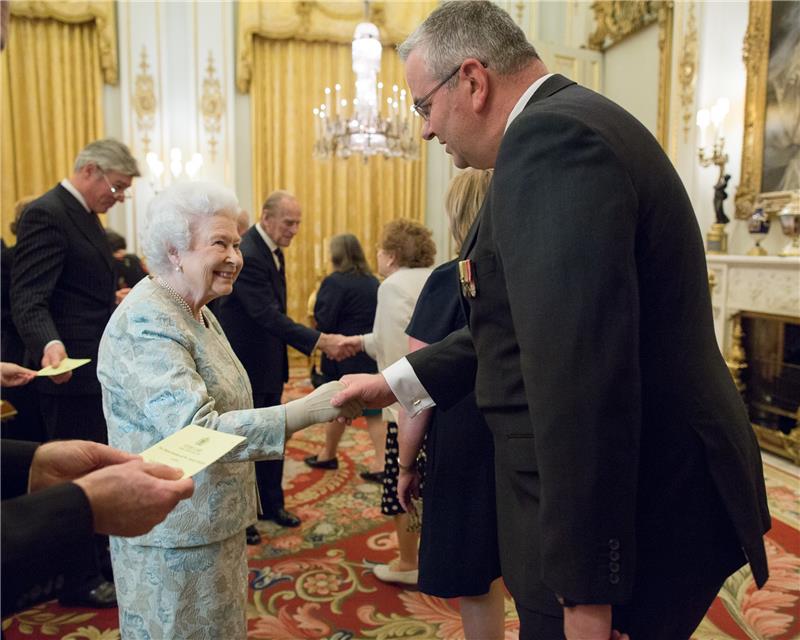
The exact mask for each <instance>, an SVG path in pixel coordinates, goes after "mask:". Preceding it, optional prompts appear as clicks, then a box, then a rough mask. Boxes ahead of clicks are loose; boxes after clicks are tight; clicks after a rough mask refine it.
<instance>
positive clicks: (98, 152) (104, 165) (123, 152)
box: [75, 138, 142, 177]
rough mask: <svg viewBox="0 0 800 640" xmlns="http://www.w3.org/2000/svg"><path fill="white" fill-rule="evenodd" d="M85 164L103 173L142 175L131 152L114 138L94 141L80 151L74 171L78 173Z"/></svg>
mask: <svg viewBox="0 0 800 640" xmlns="http://www.w3.org/2000/svg"><path fill="white" fill-rule="evenodd" d="M87 164H93V165H95V166H96V167H97V168H98V169H100V170H101V171H102V172H103V173H107V172H108V171H116V172H117V173H121V174H122V175H125V176H131V177H135V176H140V175H142V174H141V173H139V165H138V164H136V158H134V157H133V156H132V155H131V150H130V149H128V147H127V146H125V145H124V144H122V143H121V142H120V141H119V140H114V138H104V139H102V140H95V141H94V142H90V143H89V144H87V145H86V146H85V147H84V148H83V149H81V150H80V152H79V153H78V156H77V157H76V158H75V171H76V172H77V171H80V170H81V169H83V167H85V166H86V165H87Z"/></svg>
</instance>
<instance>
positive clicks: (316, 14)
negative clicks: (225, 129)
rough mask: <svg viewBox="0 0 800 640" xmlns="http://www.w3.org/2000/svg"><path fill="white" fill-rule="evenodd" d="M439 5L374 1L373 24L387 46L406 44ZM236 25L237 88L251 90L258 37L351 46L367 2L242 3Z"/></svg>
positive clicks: (431, 0) (425, 1) (426, 0)
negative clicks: (255, 41) (347, 44)
mask: <svg viewBox="0 0 800 640" xmlns="http://www.w3.org/2000/svg"><path fill="white" fill-rule="evenodd" d="M436 5H437V2H436V0H421V1H415V2H391V1H387V2H370V3H369V19H370V21H371V22H374V23H375V24H376V25H377V26H378V28H379V29H380V32H381V42H382V43H383V45H384V46H385V45H395V44H399V43H400V42H402V41H403V40H404V39H405V38H406V37H407V36H408V34H410V33H411V32H412V31H413V30H414V29H415V28H416V27H417V26H418V25H419V24H420V23H421V22H422V21H423V20H424V19H425V18H426V17H427V15H428V14H429V13H430V12H431V11H433V9H435V8H436ZM237 7H238V10H239V15H238V23H237V25H236V50H237V52H238V53H237V58H236V86H237V87H238V89H239V91H241V92H242V93H247V92H248V91H249V90H250V80H251V79H252V77H253V38H254V37H256V36H258V37H261V38H268V39H272V40H289V39H294V40H305V41H308V42H319V41H324V42H336V43H341V44H346V43H350V42H352V40H353V30H354V29H355V27H356V25H357V24H358V23H359V22H361V21H362V20H363V19H364V3H363V2H361V1H355V0H351V1H349V2H318V1H315V0H309V1H304V2H302V1H301V2H298V1H293V2H285V1H284V2H263V1H262V2H239V3H238V4H237Z"/></svg>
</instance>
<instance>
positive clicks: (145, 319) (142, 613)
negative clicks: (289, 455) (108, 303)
mask: <svg viewBox="0 0 800 640" xmlns="http://www.w3.org/2000/svg"><path fill="white" fill-rule="evenodd" d="M202 314H203V319H204V323H202V324H201V323H200V322H197V321H196V320H195V319H194V318H192V317H191V316H190V315H189V313H188V312H187V311H186V310H185V309H184V308H183V307H182V306H181V305H180V303H179V302H178V301H177V300H176V299H175V298H173V297H172V296H171V294H170V293H168V292H167V291H166V290H165V289H163V288H162V287H161V286H159V285H158V284H157V283H156V282H155V281H154V280H152V279H150V278H146V279H144V280H142V281H141V282H139V284H137V285H136V286H135V287H134V288H133V289H132V290H131V292H130V293H129V294H128V296H127V297H126V298H125V300H124V301H123V302H122V304H120V305H119V307H118V308H117V310H116V311H115V312H114V315H113V316H112V317H111V320H110V321H109V323H108V326H107V327H106V330H105V333H104V334H103V339H102V341H101V343H100V353H99V357H98V364H97V375H98V378H99V380H100V384H101V385H102V388H103V408H104V411H105V416H106V421H107V422H108V437H109V444H111V446H114V447H117V448H119V449H122V450H124V451H130V452H133V453H140V452H142V451H144V450H145V449H147V448H148V447H150V446H152V445H154V444H155V443H157V442H159V441H160V440H162V439H164V438H166V437H167V436H169V435H171V434H173V433H175V432H176V431H178V430H179V429H181V428H183V427H185V426H186V425H189V424H196V425H199V426H202V427H207V428H209V429H215V430H218V431H224V432H226V433H233V434H236V435H241V436H245V437H247V441H246V442H244V443H242V444H241V445H240V446H239V447H237V448H236V449H234V450H233V451H231V452H230V453H228V454H227V455H226V456H225V457H223V458H222V459H221V460H220V461H218V462H217V463H215V464H213V465H211V466H209V467H207V468H206V469H204V470H203V471H201V472H200V473H198V474H197V475H196V476H195V477H194V481H195V491H194V495H193V496H192V497H191V498H189V499H188V500H184V501H182V502H180V503H179V504H178V506H177V507H176V508H175V509H174V510H173V511H172V512H171V513H170V514H169V515H168V516H167V518H166V520H164V522H162V523H161V524H159V525H158V526H156V527H155V528H154V529H153V530H152V531H150V532H149V533H147V534H146V535H143V536H139V537H136V538H120V537H112V538H111V559H112V564H113V567H114V580H115V584H116V587H117V599H118V602H119V612H120V631H121V634H122V638H123V639H125V640H128V639H137V640H139V639H142V640H144V639H148V640H162V639H166V638H193V639H194V638H197V639H204V638H209V639H211V638H220V639H225V640H233V639H237V638H244V637H245V636H246V617H245V606H246V602H247V563H246V547H245V535H244V529H245V527H246V526H247V525H248V524H249V523H251V522H254V521H255V520H256V496H255V475H254V471H253V464H252V462H250V461H252V460H263V459H275V458H279V457H281V456H282V455H283V448H284V438H285V419H286V414H285V409H284V408H283V407H282V406H277V407H270V408H266V409H253V408H252V407H253V401H252V394H251V389H250V382H249V380H248V378H247V374H246V373H245V371H244V369H243V368H242V365H241V363H240V362H239V360H238V359H237V358H236V356H235V355H234V353H233V350H232V349H231V347H230V345H229V344H228V340H227V339H226V338H225V334H224V333H223V332H222V329H221V328H220V326H219V323H218V322H217V320H216V318H215V317H214V315H213V314H212V313H211V312H210V311H209V310H208V309H207V308H204V309H203V311H202Z"/></svg>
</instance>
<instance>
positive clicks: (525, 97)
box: [503, 73, 555, 133]
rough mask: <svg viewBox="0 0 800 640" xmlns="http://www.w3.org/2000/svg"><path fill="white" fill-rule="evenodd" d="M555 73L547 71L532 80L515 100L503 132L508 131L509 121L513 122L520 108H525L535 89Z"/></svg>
mask: <svg viewBox="0 0 800 640" xmlns="http://www.w3.org/2000/svg"><path fill="white" fill-rule="evenodd" d="M553 75H555V74H553V73H548V74H547V75H544V76H542V77H541V78H539V79H537V80H535V81H534V83H533V84H532V85H531V86H530V87H528V88H527V89H525V93H523V94H522V95H521V96H520V99H519V100H517V104H515V105H514V108H513V109H512V110H511V113H510V114H509V116H508V121H507V122H506V128H505V129H504V130H503V133H505V132H506V131H508V128H509V127H510V126H511V123H512V122H514V119H515V118H516V117H517V116H518V115H519V114H520V113H522V110H523V109H524V108H525V105H526V104H528V101H529V100H530V99H531V96H533V94H534V93H536V90H537V89H538V88H539V87H541V86H542V85H543V84H544V82H545V80H547V79H548V78H549V77H550V76H553Z"/></svg>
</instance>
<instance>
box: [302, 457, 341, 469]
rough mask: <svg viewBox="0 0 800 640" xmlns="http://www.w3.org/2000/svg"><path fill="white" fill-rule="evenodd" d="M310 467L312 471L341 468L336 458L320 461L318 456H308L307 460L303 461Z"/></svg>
mask: <svg viewBox="0 0 800 640" xmlns="http://www.w3.org/2000/svg"><path fill="white" fill-rule="evenodd" d="M303 462H305V463H306V464H307V465H308V466H309V467H311V468H312V469H338V468H339V460H338V459H336V458H331V459H330V460H318V459H317V456H308V457H307V458H304V459H303Z"/></svg>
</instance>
